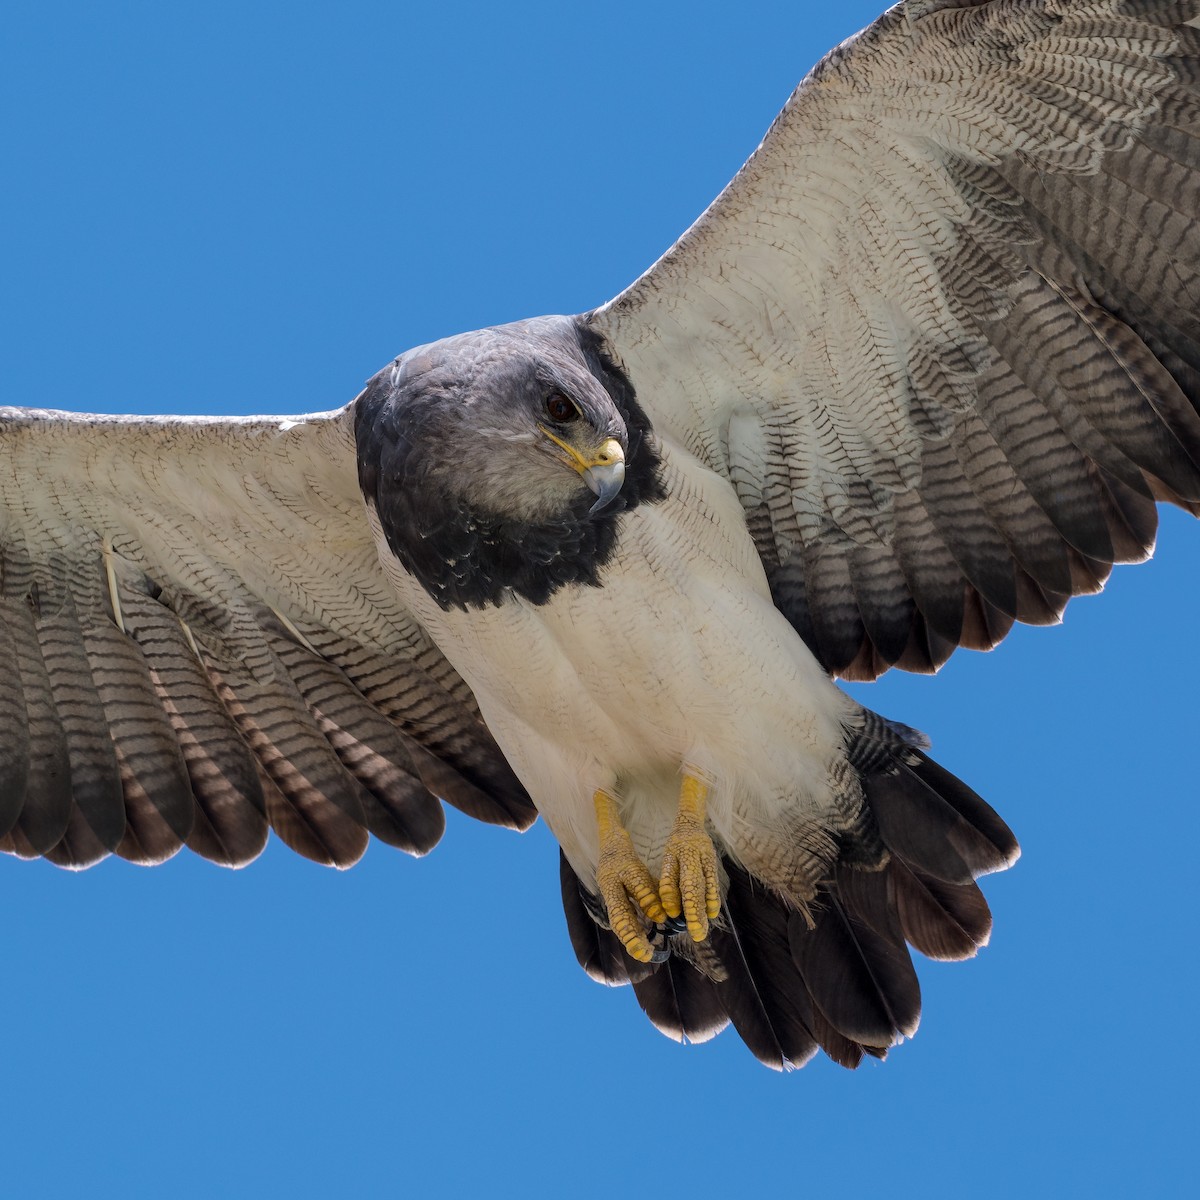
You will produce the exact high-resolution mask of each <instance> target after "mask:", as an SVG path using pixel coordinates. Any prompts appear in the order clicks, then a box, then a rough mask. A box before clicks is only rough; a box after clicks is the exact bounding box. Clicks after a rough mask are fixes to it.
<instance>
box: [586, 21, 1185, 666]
mask: <svg viewBox="0 0 1200 1200" xmlns="http://www.w3.org/2000/svg"><path fill="white" fill-rule="evenodd" d="M1198 17H1200V3H1197V2H1196V0H1124V2H1120V0H989V2H979V0H911V2H909V3H906V4H900V5H897V6H896V7H895V8H893V9H892V10H890V11H889V12H888V13H886V14H885V15H884V16H883V17H882V18H880V20H878V21H877V22H876V23H875V24H874V25H872V26H870V27H869V28H868V29H866V30H865V31H864V32H863V33H861V34H859V35H858V36H857V37H855V38H852V39H850V40H849V41H847V42H846V43H844V44H843V45H842V46H841V47H839V48H838V49H837V50H835V51H834V52H833V53H832V54H830V55H829V56H828V57H827V58H825V59H824V60H823V61H822V62H821V63H820V65H819V66H818V67H817V68H816V69H815V70H814V71H813V72H812V73H811V74H810V75H809V76H808V78H807V79H806V80H805V81H804V82H803V83H802V84H801V85H800V87H799V88H798V89H797V91H796V92H795V94H794V95H793V96H792V98H791V100H790V101H789V103H788V105H787V106H786V108H785V109H784V111H783V112H782V113H781V114H780V116H779V118H778V120H777V121H776V122H775V124H774V125H773V126H772V128H771V130H770V131H769V133H768V134H767V137H766V139H765V140H764V142H763V144H762V146H761V147H760V148H759V149H758V151H757V152H756V153H755V154H754V156H753V157H752V158H751V159H750V160H749V162H748V163H747V164H746V165H745V167H744V168H743V169H742V170H741V172H739V174H738V175H737V177H736V178H735V179H734V180H733V182H732V183H731V184H730V185H729V187H728V188H727V189H726V190H725V191H724V192H723V193H722V195H721V196H720V197H719V198H718V199H717V200H716V201H715V202H714V204H713V205H712V206H711V207H710V208H709V210H708V211H707V212H706V213H705V214H704V215H703V216H702V217H701V218H700V219H699V220H698V221H697V222H696V224H695V225H694V226H693V227H692V228H691V229H690V230H689V231H688V232H687V233H686V234H685V235H684V236H683V237H682V238H681V239H680V240H679V242H678V243H677V244H676V245H675V246H674V247H673V248H672V249H671V250H670V251H669V252H668V253H667V254H666V255H665V256H664V257H663V258H662V259H661V260H660V261H659V262H658V263H657V264H655V266H653V267H652V268H651V269H650V270H649V271H648V272H647V273H646V274H645V275H643V276H642V277H641V278H640V279H639V280H637V281H636V282H635V283H634V284H633V285H632V286H631V287H630V288H629V289H627V290H626V291H625V292H624V293H622V294H621V295H620V296H618V297H617V298H616V299H615V300H613V301H611V302H610V303H609V304H608V305H606V306H605V307H603V308H601V309H599V310H598V311H597V312H595V313H593V314H591V315H590V317H589V320H590V321H591V323H592V325H593V327H594V328H596V329H597V330H598V331H600V332H601V333H602V334H604V335H605V336H606V337H607V338H608V339H609V342H610V343H611V345H612V347H613V349H614V350H615V352H616V353H617V355H618V356H619V357H620V358H621V359H622V360H623V362H624V365H625V367H626V369H627V370H628V372H629V374H630V377H631V378H632V380H633V382H634V384H635V386H636V387H637V389H638V392H639V397H640V399H641V401H642V403H643V404H644V405H645V407H646V408H647V410H648V411H649V412H650V413H651V415H652V418H653V420H654V422H655V425H656V427H658V428H659V429H660V430H662V431H664V432H665V433H666V434H668V435H670V436H672V437H674V438H675V439H677V440H678V441H680V442H682V443H683V444H685V445H686V446H687V447H688V449H690V450H691V451H692V452H693V453H695V454H696V455H698V456H699V457H701V458H702V459H703V460H704V461H706V462H707V463H708V464H709V465H710V466H712V467H713V469H715V470H717V471H720V472H722V473H723V474H724V475H726V476H727V477H728V478H729V479H730V480H731V482H732V483H733V486H734V487H735V488H736V490H737V493H738V495H739V496H740V498H741V500H742V503H743V505H744V507H745V510H746V514H747V519H748V523H749V526H750V529H751V532H752V534H753V536H754V537H755V540H756V542H757V544H758V546H759V549H760V552H761V554H762V557H763V559H764V562H765V564H766V566H767V570H768V574H769V577H770V580H771V584H772V588H773V591H774V594H775V598H776V602H777V604H778V605H779V607H780V608H781V609H782V610H783V611H784V613H786V615H787V616H788V617H789V619H790V620H791V621H792V622H793V624H794V625H795V626H796V627H797V629H798V630H799V631H800V632H801V634H802V635H803V636H804V637H805V639H806V640H807V642H808V643H809V645H810V646H811V647H812V649H813V650H814V652H815V653H816V654H817V655H818V657H819V658H820V659H821V661H822V662H823V663H824V664H825V665H826V666H827V667H828V668H829V669H830V670H832V671H834V672H836V673H838V674H841V675H843V676H845V677H848V678H856V679H869V678H874V677H875V676H877V675H879V674H880V673H882V672H883V671H885V670H886V669H887V668H888V667H890V666H892V665H894V664H895V665H899V666H902V667H905V668H909V669H914V670H933V669H936V668H937V667H938V666H939V665H940V664H941V663H942V662H944V661H945V660H946V658H948V657H949V655H950V654H951V652H952V651H953V649H954V648H955V647H956V646H959V645H965V646H971V647H974V648H977V649H988V648H990V647H991V646H993V645H995V644H996V643H997V642H998V641H999V640H1000V639H1001V638H1003V637H1004V635H1005V634H1006V633H1007V632H1008V629H1009V628H1010V627H1011V625H1012V623H1013V621H1014V619H1016V620H1022V621H1027V622H1030V623H1034V624H1037V623H1049V622H1053V621H1056V620H1057V619H1058V618H1059V616H1060V615H1061V612H1062V610H1063V608H1064V606H1065V605H1066V603H1067V601H1068V599H1069V598H1070V597H1071V596H1072V595H1077V594H1080V593H1084V592H1091V591H1096V590H1098V589H1099V588H1100V587H1101V586H1102V584H1103V581H1104V579H1105V578H1106V577H1107V574H1108V572H1109V570H1110V568H1111V566H1112V564H1113V563H1115V562H1127V561H1137V560H1140V559H1142V558H1144V557H1146V556H1147V555H1148V554H1149V552H1150V550H1151V549H1152V546H1153V541H1154V535H1155V530H1156V521H1157V517H1156V509H1155V501H1156V500H1170V501H1172V502H1174V503H1176V504H1179V505H1181V506H1183V507H1184V508H1186V509H1188V510H1189V511H1192V512H1196V511H1198V510H1200V418H1198V417H1197V412H1196V407H1195V406H1196V403H1197V400H1198V398H1200V306H1198V303H1197V302H1198V301H1200V224H1198V223H1197V217H1198V215H1200V174H1198V171H1200V95H1198V94H1197V90H1196V88H1197V84H1198V83H1200V34H1198V32H1197V30H1196V29H1195V28H1193V27H1192V25H1191V24H1190V23H1195V22H1196V21H1197V18H1198Z"/></svg>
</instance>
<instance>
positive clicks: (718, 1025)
mask: <svg viewBox="0 0 1200 1200" xmlns="http://www.w3.org/2000/svg"><path fill="white" fill-rule="evenodd" d="M633 991H634V995H636V996H637V1002H638V1004H640V1005H641V1007H642V1011H643V1012H644V1013H645V1014H646V1016H648V1017H649V1018H650V1020H651V1022H652V1023H653V1024H654V1027H655V1028H656V1029H658V1030H659V1032H661V1033H665V1034H666V1035H667V1037H669V1038H671V1039H672V1041H676V1042H707V1041H708V1040H709V1039H710V1038H714V1037H716V1036H717V1034H718V1033H720V1032H721V1030H722V1029H724V1028H725V1026H726V1025H728V1024H729V1014H728V1013H727V1012H726V1011H725V1006H724V1005H723V1004H722V1003H721V997H720V996H719V995H718V994H717V986H716V984H715V983H714V982H713V981H712V980H711V979H708V978H706V977H705V976H704V975H702V974H701V973H700V972H699V971H697V970H696V968H695V967H693V966H692V965H691V964H690V963H689V962H688V961H687V960H686V959H683V958H680V957H678V956H677V955H674V954H673V955H671V957H670V958H668V959H667V960H666V962H663V963H659V964H658V965H657V969H656V970H654V971H651V972H650V973H649V974H647V975H645V976H643V977H642V978H641V979H636V980H634V983H633Z"/></svg>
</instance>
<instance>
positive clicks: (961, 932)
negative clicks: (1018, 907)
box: [888, 858, 992, 962]
mask: <svg viewBox="0 0 1200 1200" xmlns="http://www.w3.org/2000/svg"><path fill="white" fill-rule="evenodd" d="M888 875H889V877H890V878H891V881H892V884H893V886H894V888H895V892H896V912H897V915H898V916H899V918H900V927H901V928H902V929H903V930H904V936H905V938H906V939H907V940H908V941H909V942H910V943H911V944H912V945H913V946H915V947H916V948H917V949H918V950H920V952H921V953H922V954H924V955H925V957H926V958H932V959H937V960H939V961H941V962H954V961H957V960H960V959H964V958H974V957H975V954H976V952H977V951H978V950H979V949H980V947H982V946H986V945H987V944H988V939H989V938H990V937H991V933H992V913H991V910H990V909H989V908H988V903H987V901H986V900H985V899H984V898H983V893H982V892H981V891H980V890H979V885H978V884H976V883H943V882H942V881H941V880H940V879H934V878H933V876H931V875H926V874H924V873H923V872H921V871H919V870H918V869H916V868H915V867H910V866H907V865H906V864H905V863H903V862H901V861H900V860H899V859H897V858H893V859H892V861H891V862H890V863H889V864H888Z"/></svg>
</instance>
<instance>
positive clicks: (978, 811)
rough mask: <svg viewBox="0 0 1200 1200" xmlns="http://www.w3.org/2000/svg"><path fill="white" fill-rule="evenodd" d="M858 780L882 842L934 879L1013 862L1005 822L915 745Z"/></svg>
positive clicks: (972, 875) (962, 877) (971, 875)
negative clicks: (893, 761)
mask: <svg viewBox="0 0 1200 1200" xmlns="http://www.w3.org/2000/svg"><path fill="white" fill-rule="evenodd" d="M906 760H907V761H906ZM863 785H864V791H865V793H866V798H867V803H868V805H869V806H870V809H871V811H872V813H873V814H874V816H875V820H876V821H877V822H878V825H879V832H880V833H881V834H882V835H883V840H884V843H885V844H886V845H887V847H888V848H889V849H890V850H892V851H893V852H894V853H895V854H897V855H899V856H900V858H902V859H904V861H905V862H906V863H908V864H910V865H911V866H915V867H918V868H920V869H921V870H922V871H924V872H925V873H926V874H929V875H932V876H934V878H936V879H940V880H942V881H943V882H945V883H959V884H963V883H970V882H971V881H972V880H974V879H976V878H978V877H979V876H980V875H986V874H989V873H990V872H992V871H1001V870H1003V869H1004V868H1005V867H1008V866H1011V865H1012V863H1013V862H1015V861H1016V858H1017V855H1018V854H1019V850H1018V847H1017V842H1016V839H1015V838H1014V837H1013V835H1012V831H1011V830H1010V829H1009V828H1008V826H1007V825H1005V824H1004V822H1003V821H1001V820H1000V818H999V817H998V816H997V815H996V813H995V812H994V811H993V810H992V809H991V808H990V807H989V806H988V805H987V804H985V803H984V801H983V800H981V799H980V798H979V797H978V796H977V795H975V793H974V792H973V791H971V789H970V788H968V787H967V786H966V785H965V784H964V783H961V782H960V781H959V780H958V779H956V778H955V777H954V776H953V775H951V774H950V773H949V772H948V771H945V770H943V769H942V768H941V767H938V766H937V765H936V764H935V763H933V762H931V761H930V760H929V759H928V758H927V757H926V756H925V755H924V754H923V753H921V751H919V750H912V751H910V752H909V754H908V755H906V756H905V759H901V760H900V761H898V762H897V763H896V765H895V768H894V769H893V770H892V771H890V772H887V773H881V774H877V775H868V776H866V777H865V778H864V780H863Z"/></svg>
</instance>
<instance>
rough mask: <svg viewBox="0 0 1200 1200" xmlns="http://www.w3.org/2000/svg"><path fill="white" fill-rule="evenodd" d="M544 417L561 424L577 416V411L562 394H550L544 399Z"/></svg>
mask: <svg viewBox="0 0 1200 1200" xmlns="http://www.w3.org/2000/svg"><path fill="white" fill-rule="evenodd" d="M546 415H547V416H548V417H549V418H550V420H552V421H557V422H558V423H559V424H561V423H562V422H564V421H570V420H572V419H573V418H575V417H577V416H579V409H577V408H576V407H575V405H574V403H573V402H572V401H570V400H568V399H567V398H566V396H564V395H563V394H562V392H551V393H550V395H548V396H547V397H546Z"/></svg>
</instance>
